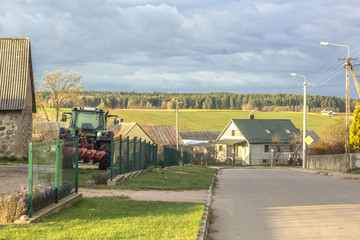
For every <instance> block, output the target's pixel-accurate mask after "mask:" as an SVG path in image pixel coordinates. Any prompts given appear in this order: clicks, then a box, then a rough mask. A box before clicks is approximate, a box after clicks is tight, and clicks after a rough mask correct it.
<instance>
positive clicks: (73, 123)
mask: <svg viewBox="0 0 360 240" xmlns="http://www.w3.org/2000/svg"><path fill="white" fill-rule="evenodd" d="M108 113H109V112H105V111H104V109H101V108H89V107H73V109H72V112H71V113H70V112H65V113H63V115H62V119H61V121H63V122H66V121H67V116H68V115H70V116H71V120H70V125H69V127H68V128H60V129H59V138H60V139H66V138H72V137H75V136H78V137H79V159H81V160H83V161H84V162H89V161H90V160H92V162H93V163H96V162H99V169H107V168H108V167H109V166H110V143H111V136H113V132H112V131H108V130H106V125H107V119H108V118H111V117H114V124H119V117H118V116H117V115H109V114H108Z"/></svg>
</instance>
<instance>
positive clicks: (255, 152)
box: [215, 115, 302, 165]
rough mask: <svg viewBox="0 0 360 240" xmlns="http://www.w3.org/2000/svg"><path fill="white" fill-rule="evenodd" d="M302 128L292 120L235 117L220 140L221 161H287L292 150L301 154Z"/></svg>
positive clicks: (265, 163)
mask: <svg viewBox="0 0 360 240" xmlns="http://www.w3.org/2000/svg"><path fill="white" fill-rule="evenodd" d="M298 136H300V131H299V129H297V128H296V127H295V126H294V124H293V123H292V122H291V121H290V120H289V119H254V118H253V115H252V116H251V118H250V119H232V120H231V121H230V122H229V123H228V124H227V126H226V127H225V129H224V130H223V131H222V132H221V134H220V135H219V136H218V138H217V139H216V142H215V144H216V153H217V156H216V158H217V160H218V161H220V162H224V161H235V162H238V163H242V164H243V165H268V164H270V160H271V157H273V159H274V162H275V163H279V164H286V163H287V158H288V156H289V154H290V153H296V154H300V158H302V154H301V147H302V144H301V143H302V142H301V140H299V139H301V137H300V138H299V137H298Z"/></svg>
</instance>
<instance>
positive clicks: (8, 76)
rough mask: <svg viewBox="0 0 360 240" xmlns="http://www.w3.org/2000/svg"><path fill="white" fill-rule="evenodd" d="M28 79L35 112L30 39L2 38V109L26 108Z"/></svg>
mask: <svg viewBox="0 0 360 240" xmlns="http://www.w3.org/2000/svg"><path fill="white" fill-rule="evenodd" d="M28 81H30V86H31V92H32V96H33V97H32V102H33V109H32V111H33V112H34V113H35V112H36V105H35V89H34V79H33V70H32V60H31V48H30V39H28V38H0V110H22V109H25V103H26V97H27V96H26V94H27V86H28Z"/></svg>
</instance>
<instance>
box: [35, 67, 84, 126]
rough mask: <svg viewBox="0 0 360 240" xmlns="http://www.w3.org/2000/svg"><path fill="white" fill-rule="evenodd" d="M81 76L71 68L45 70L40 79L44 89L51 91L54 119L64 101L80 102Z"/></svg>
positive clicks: (57, 116)
mask: <svg viewBox="0 0 360 240" xmlns="http://www.w3.org/2000/svg"><path fill="white" fill-rule="evenodd" d="M81 78H82V76H81V75H80V74H79V73H77V72H73V71H72V70H71V71H70V72H68V73H65V72H64V71H63V70H56V71H54V72H48V71H46V72H45V73H44V76H43V77H42V80H41V85H42V86H43V87H44V89H45V91H49V92H50V93H51V101H52V105H53V106H54V108H55V110H56V121H58V120H59V113H60V110H61V107H62V106H63V105H64V103H66V101H69V100H71V101H73V102H74V104H81V99H80V97H79V93H80V92H81V89H82V88H83V87H84V86H83V85H82V84H81Z"/></svg>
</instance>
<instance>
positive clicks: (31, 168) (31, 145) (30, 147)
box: [28, 142, 33, 217]
mask: <svg viewBox="0 0 360 240" xmlns="http://www.w3.org/2000/svg"><path fill="white" fill-rule="evenodd" d="M32 157H33V143H32V142H30V143H29V196H28V199H29V200H28V204H29V213H28V215H29V217H32V190H33V188H32V186H33V159H32Z"/></svg>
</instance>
